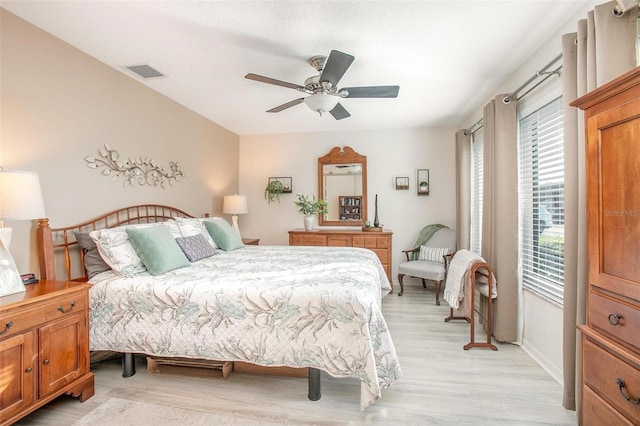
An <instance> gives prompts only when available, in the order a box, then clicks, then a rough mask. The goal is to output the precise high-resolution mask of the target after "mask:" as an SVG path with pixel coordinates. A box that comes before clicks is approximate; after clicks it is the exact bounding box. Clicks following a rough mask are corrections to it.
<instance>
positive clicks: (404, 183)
mask: <svg viewBox="0 0 640 426" xmlns="http://www.w3.org/2000/svg"><path fill="white" fill-rule="evenodd" d="M405 189H409V177H408V176H398V177H396V190H399V191H400V190H405Z"/></svg>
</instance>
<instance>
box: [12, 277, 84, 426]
mask: <svg viewBox="0 0 640 426" xmlns="http://www.w3.org/2000/svg"><path fill="white" fill-rule="evenodd" d="M89 287H90V285H89V284H86V283H79V282H67V281H47V280H43V281H41V282H40V283H38V284H30V285H27V291H26V292H23V293H17V294H12V295H9V296H4V297H0V388H1V389H2V392H1V394H0V424H1V425H8V424H12V423H14V422H16V421H17V420H19V419H20V418H22V417H24V416H26V415H27V414H29V413H31V412H32V411H34V410H35V409H37V408H39V407H41V406H43V405H45V404H46V403H48V402H49V401H51V400H53V399H54V398H56V397H58V396H60V395H62V394H65V393H66V394H71V395H73V396H79V397H80V401H81V402H84V401H86V400H87V399H89V398H91V396H93V392H94V379H93V373H91V372H89V332H88V322H89V315H88V308H89V299H88V295H89V292H88V290H89Z"/></svg>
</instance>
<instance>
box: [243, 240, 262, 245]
mask: <svg viewBox="0 0 640 426" xmlns="http://www.w3.org/2000/svg"><path fill="white" fill-rule="evenodd" d="M242 242H243V243H244V245H245V246H257V245H259V244H260V238H243V239H242Z"/></svg>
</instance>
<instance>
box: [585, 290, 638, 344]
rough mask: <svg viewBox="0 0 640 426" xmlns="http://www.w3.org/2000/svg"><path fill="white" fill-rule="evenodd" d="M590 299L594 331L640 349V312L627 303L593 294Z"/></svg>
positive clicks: (591, 321) (591, 320)
mask: <svg viewBox="0 0 640 426" xmlns="http://www.w3.org/2000/svg"><path fill="white" fill-rule="evenodd" d="M590 296H591V298H590V299H589V324H590V325H591V327H593V328H594V329H597V330H599V331H602V332H604V333H605V334H609V335H611V336H613V337H615V338H616V339H617V340H620V341H622V342H624V344H625V345H631V346H634V347H635V348H636V350H637V349H638V348H640V332H638V328H637V324H640V310H639V309H638V308H637V307H635V306H633V305H630V304H627V303H625V302H622V301H619V300H616V299H613V298H610V297H608V296H604V295H600V294H599V293H597V292H593V291H592V292H591V294H590Z"/></svg>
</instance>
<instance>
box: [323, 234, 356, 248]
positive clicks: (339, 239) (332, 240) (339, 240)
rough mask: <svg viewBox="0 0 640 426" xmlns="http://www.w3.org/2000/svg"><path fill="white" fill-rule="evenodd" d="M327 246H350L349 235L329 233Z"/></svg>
mask: <svg viewBox="0 0 640 426" xmlns="http://www.w3.org/2000/svg"><path fill="white" fill-rule="evenodd" d="M327 245H328V246H329V247H351V236H349V235H330V236H329V237H328V239H327Z"/></svg>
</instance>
